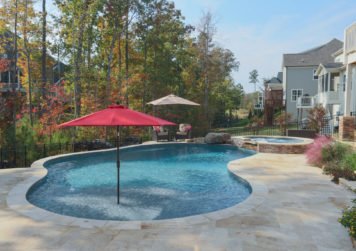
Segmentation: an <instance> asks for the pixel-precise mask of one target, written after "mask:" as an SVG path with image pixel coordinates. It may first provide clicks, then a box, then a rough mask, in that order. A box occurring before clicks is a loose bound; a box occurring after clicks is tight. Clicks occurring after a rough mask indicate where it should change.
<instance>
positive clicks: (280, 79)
mask: <svg viewBox="0 0 356 251" xmlns="http://www.w3.org/2000/svg"><path fill="white" fill-rule="evenodd" d="M282 82H283V72H278V73H277V77H273V78H271V79H269V80H267V81H266V82H265V83H266V84H281V83H282Z"/></svg>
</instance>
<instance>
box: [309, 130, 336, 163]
mask: <svg viewBox="0 0 356 251" xmlns="http://www.w3.org/2000/svg"><path fill="white" fill-rule="evenodd" d="M332 143H333V140H332V139H331V138H330V137H327V136H318V137H317V138H316V139H315V140H314V143H313V144H311V145H309V146H308V148H307V150H306V152H305V154H306V157H307V160H308V163H309V164H311V165H315V166H319V167H321V166H322V165H323V156H322V149H323V148H324V147H326V146H329V145H331V144H332Z"/></svg>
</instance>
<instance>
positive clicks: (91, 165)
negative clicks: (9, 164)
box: [27, 144, 253, 220]
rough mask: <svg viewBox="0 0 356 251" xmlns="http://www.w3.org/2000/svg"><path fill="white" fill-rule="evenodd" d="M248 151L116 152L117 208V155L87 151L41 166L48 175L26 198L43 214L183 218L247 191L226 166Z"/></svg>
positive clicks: (187, 147) (176, 147) (174, 148)
mask: <svg viewBox="0 0 356 251" xmlns="http://www.w3.org/2000/svg"><path fill="white" fill-rule="evenodd" d="M252 154H253V152H251V151H245V150H240V149H238V148H236V147H233V146H217V145H216V146H208V145H198V144H164V145H151V146H138V147H134V148H126V149H121V150H120V155H121V171H120V174H121V178H120V182H121V185H120V188H121V193H120V205H117V200H116V180H117V178H116V175H117V169H116V162H115V160H116V152H115V151H109V152H99V153H87V154H84V155H74V156H69V157H62V158H57V159H54V160H51V161H48V162H46V163H45V167H46V168H47V169H48V175H47V176H46V177H45V178H44V179H42V180H41V181H39V182H38V183H36V184H35V185H34V186H33V187H32V188H31V189H30V190H29V192H28V194H27V199H28V200H29V201H30V202H31V203H32V204H34V205H36V206H38V207H41V208H44V209H46V210H49V211H52V212H55V213H59V214H64V215H69V216H75V217H81V218H90V219H102V220H155V219H169V218H177V217H184V216H190V215H196V214H202V213H207V212H212V211H216V210H219V209H223V208H227V207H230V206H233V205H235V204H237V203H239V202H241V201H243V200H244V199H246V198H247V197H248V196H249V195H250V193H251V187H250V186H249V184H248V183H247V182H246V181H244V180H242V179H240V178H238V177H237V176H235V175H233V174H231V173H230V172H229V171H228V170H227V163H228V162H229V161H231V160H235V159H239V158H244V157H247V156H250V155H252Z"/></svg>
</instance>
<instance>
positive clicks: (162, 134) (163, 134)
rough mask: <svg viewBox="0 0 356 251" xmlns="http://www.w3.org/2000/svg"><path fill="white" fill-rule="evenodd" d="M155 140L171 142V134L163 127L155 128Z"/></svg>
mask: <svg viewBox="0 0 356 251" xmlns="http://www.w3.org/2000/svg"><path fill="white" fill-rule="evenodd" d="M153 140H156V141H161V140H167V141H169V132H168V131H167V130H166V129H164V127H163V126H153Z"/></svg>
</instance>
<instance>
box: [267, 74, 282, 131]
mask: <svg viewBox="0 0 356 251" xmlns="http://www.w3.org/2000/svg"><path fill="white" fill-rule="evenodd" d="M282 81H283V73H282V72H279V73H278V74H277V77H273V78H271V79H269V80H266V81H265V82H264V86H265V90H264V105H263V106H264V124H265V125H273V122H274V114H275V112H276V111H277V110H280V109H281V108H282V107H283V84H282Z"/></svg>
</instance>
